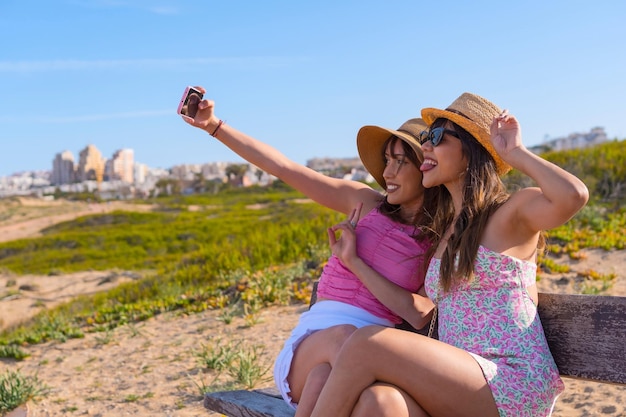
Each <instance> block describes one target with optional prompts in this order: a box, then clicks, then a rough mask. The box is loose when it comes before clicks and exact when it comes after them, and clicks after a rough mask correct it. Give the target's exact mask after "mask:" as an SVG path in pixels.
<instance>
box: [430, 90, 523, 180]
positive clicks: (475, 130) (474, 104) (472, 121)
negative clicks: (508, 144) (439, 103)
mask: <svg viewBox="0 0 626 417" xmlns="http://www.w3.org/2000/svg"><path fill="white" fill-rule="evenodd" d="M500 113H502V110H500V108H499V107H498V106H496V105H495V104H493V103H492V102H490V101H489V100H487V99H484V98H482V97H480V96H478V95H476V94H472V93H463V94H461V96H460V97H459V98H457V99H456V100H454V102H453V103H452V104H451V105H450V106H448V108H447V109H445V110H440V109H433V108H430V107H428V108H425V109H422V117H423V118H424V121H426V123H428V125H429V126H430V125H431V124H432V123H433V122H434V121H435V120H436V119H438V118H440V117H442V118H444V119H448V120H450V121H451V122H454V123H456V124H457V125H459V126H461V127H462V128H463V129H465V130H467V131H468V132H469V133H470V134H471V135H472V136H473V137H474V138H475V139H476V140H477V141H478V142H480V144H481V145H482V146H483V147H484V148H485V149H486V150H487V152H489V154H490V155H491V157H492V158H493V159H494V161H496V169H497V171H498V174H499V175H504V174H506V173H507V172H508V171H509V170H510V169H511V167H510V166H509V165H508V164H507V163H506V162H504V161H503V160H502V158H500V156H499V155H498V153H497V152H496V150H495V149H494V148H493V145H492V144H491V134H490V132H489V131H490V129H489V128H490V126H491V122H492V121H493V118H494V117H496V116H497V115H499V114H500Z"/></svg>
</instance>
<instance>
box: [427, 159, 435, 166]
mask: <svg viewBox="0 0 626 417" xmlns="http://www.w3.org/2000/svg"><path fill="white" fill-rule="evenodd" d="M424 163H425V164H428V165H433V166H436V165H437V162H435V161H433V160H432V159H425V160H424Z"/></svg>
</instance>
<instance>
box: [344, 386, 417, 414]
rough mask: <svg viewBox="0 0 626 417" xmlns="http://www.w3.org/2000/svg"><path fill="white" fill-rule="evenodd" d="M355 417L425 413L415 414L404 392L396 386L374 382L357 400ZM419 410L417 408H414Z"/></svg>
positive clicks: (415, 410)
mask: <svg viewBox="0 0 626 417" xmlns="http://www.w3.org/2000/svg"><path fill="white" fill-rule="evenodd" d="M354 411H355V412H354V414H353V416H355V417H361V416H372V415H375V416H394V417H398V416H409V415H416V416H417V415H420V416H421V415H425V414H419V413H417V414H413V413H412V412H411V411H410V410H409V407H408V405H407V403H406V398H405V397H404V395H403V393H402V392H401V391H400V390H399V389H397V388H396V387H394V386H391V385H387V384H381V383H379V384H374V385H371V386H369V387H367V388H366V389H365V390H363V392H362V393H361V395H360V396H359V399H358V401H357V404H356V406H355V408H354ZM413 411H414V412H417V409H414V410H413Z"/></svg>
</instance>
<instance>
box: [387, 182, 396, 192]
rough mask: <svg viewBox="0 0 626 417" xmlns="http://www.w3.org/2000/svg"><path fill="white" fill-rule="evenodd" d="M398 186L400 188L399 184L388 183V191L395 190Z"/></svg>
mask: <svg viewBox="0 0 626 417" xmlns="http://www.w3.org/2000/svg"><path fill="white" fill-rule="evenodd" d="M396 188H398V186H397V185H391V184H388V185H387V191H393V190H395V189H396Z"/></svg>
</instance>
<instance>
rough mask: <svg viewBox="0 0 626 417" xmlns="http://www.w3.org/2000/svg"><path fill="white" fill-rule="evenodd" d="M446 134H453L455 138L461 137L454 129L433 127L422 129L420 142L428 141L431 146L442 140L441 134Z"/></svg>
mask: <svg viewBox="0 0 626 417" xmlns="http://www.w3.org/2000/svg"><path fill="white" fill-rule="evenodd" d="M445 134H448V135H450V136H454V137H455V138H457V139H461V138H460V137H459V134H458V133H456V132H455V131H454V130H450V129H446V128H445V127H435V128H433V129H430V130H424V131H422V133H420V138H419V140H420V144H422V145H423V144H424V143H425V142H428V141H430V143H431V144H432V145H433V146H437V145H439V144H440V143H441V141H442V140H443V135H445Z"/></svg>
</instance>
